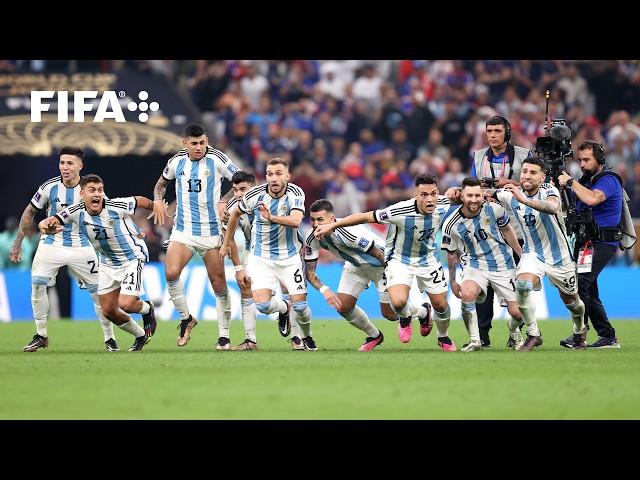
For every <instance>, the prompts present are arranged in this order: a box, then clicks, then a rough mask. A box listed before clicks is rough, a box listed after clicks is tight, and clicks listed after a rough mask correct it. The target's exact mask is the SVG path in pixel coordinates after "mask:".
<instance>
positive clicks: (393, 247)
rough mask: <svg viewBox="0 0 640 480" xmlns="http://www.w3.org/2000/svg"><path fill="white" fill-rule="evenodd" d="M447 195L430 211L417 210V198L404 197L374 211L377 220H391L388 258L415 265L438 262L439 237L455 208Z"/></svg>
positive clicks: (382, 221) (389, 221) (439, 197)
mask: <svg viewBox="0 0 640 480" xmlns="http://www.w3.org/2000/svg"><path fill="white" fill-rule="evenodd" d="M453 209H454V207H451V202H450V201H449V199H448V198H446V197H444V196H442V195H440V196H438V201H437V204H436V208H435V210H434V211H433V213H431V214H427V215H423V214H422V213H420V212H419V211H418V204H417V202H416V200H415V199H411V200H404V201H402V202H398V203H394V204H393V205H391V206H389V207H387V208H384V209H381V210H376V211H374V213H373V216H374V219H375V220H376V222H378V223H389V224H390V225H389V230H388V231H387V241H386V247H385V258H386V260H387V261H389V260H391V259H395V260H398V261H400V262H401V263H403V264H405V265H411V266H413V267H427V266H431V265H438V264H439V263H440V260H439V259H438V258H437V257H436V236H437V233H438V230H439V229H440V226H441V225H442V222H443V221H444V220H445V218H446V217H447V215H448V214H449V213H451V212H452V211H453Z"/></svg>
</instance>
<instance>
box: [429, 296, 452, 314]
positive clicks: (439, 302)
mask: <svg viewBox="0 0 640 480" xmlns="http://www.w3.org/2000/svg"><path fill="white" fill-rule="evenodd" d="M431 306H432V307H433V309H434V310H435V311H436V312H440V313H446V312H447V310H449V304H448V303H447V299H446V298H445V299H439V298H436V299H434V300H432V301H431Z"/></svg>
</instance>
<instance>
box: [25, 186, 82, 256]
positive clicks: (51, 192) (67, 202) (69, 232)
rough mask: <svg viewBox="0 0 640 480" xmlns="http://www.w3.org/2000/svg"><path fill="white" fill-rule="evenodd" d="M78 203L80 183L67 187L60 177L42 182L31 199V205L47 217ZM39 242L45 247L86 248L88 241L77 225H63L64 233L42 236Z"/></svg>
mask: <svg viewBox="0 0 640 480" xmlns="http://www.w3.org/2000/svg"><path fill="white" fill-rule="evenodd" d="M79 201H80V183H78V185H76V186H75V187H71V188H70V187H67V186H66V185H65V184H64V183H63V182H62V177H54V178H51V179H49V180H47V181H46V182H44V183H43V184H42V185H40V187H39V188H38V190H37V191H36V193H35V194H34V195H33V198H32V199H31V205H33V206H34V207H35V208H36V209H38V210H43V209H45V210H46V211H45V213H46V215H47V216H48V217H51V216H53V215H56V214H57V213H59V212H61V211H63V210H64V209H65V208H67V207H69V206H71V205H73V204H75V203H78V202H79ZM40 241H41V242H42V243H44V244H45V245H56V246H63V247H88V246H90V245H91V243H90V242H89V239H88V238H87V237H85V236H84V234H83V233H82V232H81V231H80V229H79V228H78V226H77V225H72V224H69V225H65V226H64V231H62V232H60V233H56V234H49V235H42V236H41V237H40Z"/></svg>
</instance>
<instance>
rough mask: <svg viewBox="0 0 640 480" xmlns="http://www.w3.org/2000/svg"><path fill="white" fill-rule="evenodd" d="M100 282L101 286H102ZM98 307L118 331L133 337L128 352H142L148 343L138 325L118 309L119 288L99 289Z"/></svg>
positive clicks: (111, 286)
mask: <svg viewBox="0 0 640 480" xmlns="http://www.w3.org/2000/svg"><path fill="white" fill-rule="evenodd" d="M104 285H105V282H102V284H101V286H104ZM99 292H100V293H99V297H100V306H101V307H102V311H103V312H104V314H105V316H106V317H107V318H108V319H109V320H111V321H112V322H113V323H115V324H116V325H117V326H118V327H119V328H120V329H122V330H124V331H125V332H127V333H130V334H131V335H133V336H134V337H135V340H134V342H133V345H132V346H131V348H129V351H130V352H132V351H138V350H142V347H143V346H144V344H145V343H146V342H147V341H148V339H147V336H146V335H145V332H144V329H143V328H142V327H141V326H140V325H138V323H137V322H135V321H134V320H133V318H131V316H130V315H129V314H128V313H126V312H125V311H123V310H122V309H121V308H120V288H119V286H116V285H115V284H114V283H112V284H111V285H110V286H109V287H104V288H100V289H99Z"/></svg>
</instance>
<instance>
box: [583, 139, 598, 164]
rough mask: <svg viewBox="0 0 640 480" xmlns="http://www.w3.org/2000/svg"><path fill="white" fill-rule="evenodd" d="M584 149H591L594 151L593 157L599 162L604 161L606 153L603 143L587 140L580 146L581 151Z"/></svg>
mask: <svg viewBox="0 0 640 480" xmlns="http://www.w3.org/2000/svg"><path fill="white" fill-rule="evenodd" d="M583 150H591V151H592V152H593V158H595V159H596V161H597V162H598V163H604V160H605V153H604V147H603V146H602V144H600V143H598V142H596V141H595V140H585V141H584V142H582V143H581V144H580V146H579V147H578V151H579V152H581V151H583Z"/></svg>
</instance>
